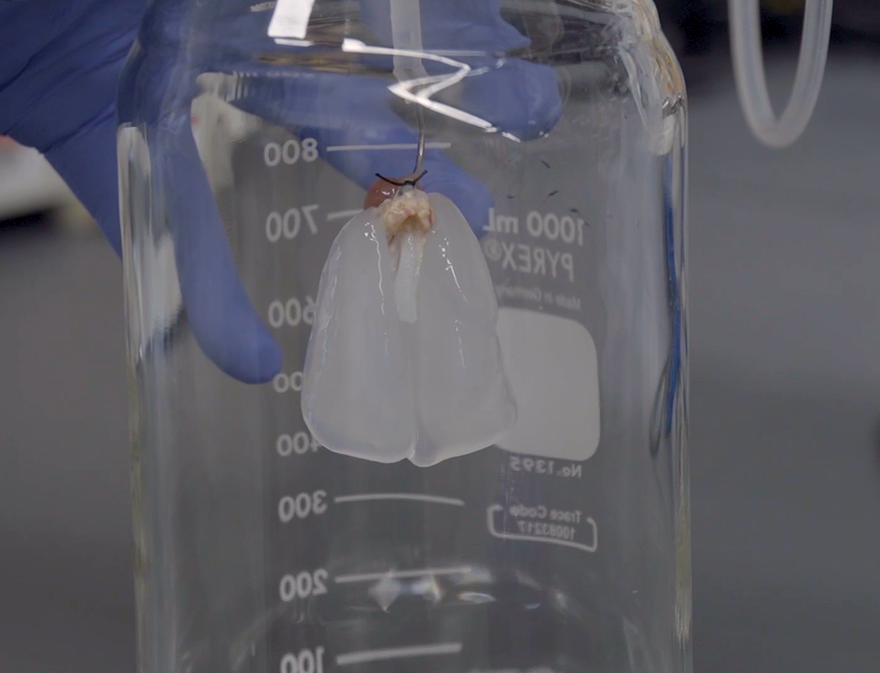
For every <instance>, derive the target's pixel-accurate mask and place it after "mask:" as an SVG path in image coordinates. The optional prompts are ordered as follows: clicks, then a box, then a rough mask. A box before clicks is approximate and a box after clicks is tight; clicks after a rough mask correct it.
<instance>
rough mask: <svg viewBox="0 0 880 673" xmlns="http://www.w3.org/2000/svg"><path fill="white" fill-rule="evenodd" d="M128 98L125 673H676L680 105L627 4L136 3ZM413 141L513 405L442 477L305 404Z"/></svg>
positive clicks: (685, 519) (681, 635)
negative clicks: (328, 426)
mask: <svg viewBox="0 0 880 673" xmlns="http://www.w3.org/2000/svg"><path fill="white" fill-rule="evenodd" d="M395 6H396V8H397V10H400V9H401V7H402V8H403V9H404V10H409V11H412V10H413V8H414V7H415V8H417V9H419V10H420V22H421V27H420V31H418V34H417V35H415V36H413V35H412V34H410V35H409V36H408V39H409V40H410V44H409V45H408V47H407V48H401V45H400V44H398V38H399V37H400V35H401V34H402V31H401V30H400V25H399V24H398V25H397V26H395V25H394V23H395V16H397V17H398V19H399V16H400V15H399V14H397V15H395ZM404 32H405V31H404ZM414 47H417V48H414ZM407 59H408V60H407ZM413 63H415V64H417V66H418V67H421V68H423V69H424V77H425V78H427V79H425V80H424V81H422V82H420V83H418V84H419V86H418V87H417V86H415V84H414V83H413V80H412V78H411V77H410V78H409V79H407V76H406V70H407V68H408V67H409V68H412V67H416V66H413ZM402 73H403V74H402ZM431 87H434V88H433V89H432V88H431ZM119 109H120V130H119V153H120V154H119V156H120V175H121V194H122V206H121V208H122V220H123V237H124V266H125V279H126V306H127V315H128V339H129V356H130V361H129V366H130V374H131V391H132V406H131V409H132V411H131V413H132V442H133V454H134V465H133V497H134V521H135V533H136V551H137V559H136V574H137V576H136V590H137V600H138V624H139V634H138V643H139V670H140V671H141V672H142V673H171V672H174V673H178V672H179V673H184V672H192V673H200V672H202V671H205V672H208V671H210V672H211V673H219V672H221V671H229V672H232V671H235V672H243V671H248V672H254V673H257V672H258V673H264V672H265V671H273V672H280V673H330V672H331V671H339V672H341V673H344V672H346V671H351V672H352V673H361V672H364V673H371V672H372V671H383V673H384V672H389V673H393V672H398V671H399V672H404V671H420V672H421V671H437V672H441V671H456V672H469V673H477V672H480V673H489V672H495V673H500V672H502V671H504V672H509V673H514V672H516V673H526V672H532V673H537V672H539V671H540V672H542V673H549V672H551V671H552V672H556V673H575V672H577V673H582V672H586V671H596V672H601V673H618V672H624V671H627V672H631V673H636V672H638V673H649V672H650V673H653V672H657V673H660V672H663V673H666V672H670V673H684V672H687V671H689V670H690V633H691V625H690V539H689V531H690V528H689V526H690V524H689V508H688V481H687V479H688V474H687V450H686V417H687V411H686V410H687V407H686V390H685V384H686V352H687V349H686V343H687V339H686V322H685V275H684V262H685V247H684V233H685V232H684V222H685V217H684V208H685V198H684V196H685V171H686V155H685V145H686V109H685V94H684V86H683V82H682V79H681V75H680V71H679V69H678V65H677V63H676V61H675V58H674V57H673V55H672V53H671V51H670V50H669V48H668V45H667V43H666V41H665V39H664V38H663V36H662V34H661V32H660V29H659V26H658V23H657V19H656V13H655V10H654V8H653V5H652V4H651V3H650V2H649V0H565V1H563V0H558V1H552V0H467V1H464V0H421V3H420V4H416V3H413V2H411V1H409V0H396V3H395V2H392V3H389V1H388V0H347V1H346V0H316V1H315V2H289V1H288V2H284V1H282V0H279V1H278V2H277V3H275V2H273V3H260V2H252V3H248V2H238V1H237V0H236V1H234V0H215V1H197V0H155V1H154V2H153V3H152V4H151V5H150V7H149V9H148V11H147V13H146V15H145V17H144V20H143V24H142V27H141V31H140V35H139V38H138V41H137V44H136V46H135V48H134V50H133V52H132V54H131V57H130V59H129V63H128V66H127V69H126V73H125V75H124V77H123V82H122V88H121V95H120V103H119ZM419 117H421V120H420V119H419ZM420 123H421V124H422V125H423V128H424V131H425V136H426V140H427V146H426V152H425V161H424V166H425V168H426V169H427V170H428V173H427V175H426V176H425V178H424V180H423V182H422V186H423V187H424V189H425V190H426V191H427V192H437V193H442V194H445V195H446V196H448V197H449V198H450V199H451V200H452V201H453V202H454V203H455V204H456V205H457V206H458V208H459V209H460V210H461V212H462V213H463V214H464V216H465V218H466V219H467V221H468V223H469V224H470V226H471V227H472V229H473V230H474V232H475V234H476V235H477V237H478V238H479V242H480V246H481V248H482V252H483V255H484V257H485V261H486V264H487V266H488V269H489V272H490V274H491V280H492V284H493V285H494V291H495V296H496V299H497V304H498V307H499V316H498V325H497V334H498V338H499V343H500V345H501V351H502V355H503V360H504V366H505V370H506V375H507V378H508V381H509V385H510V389H511V392H512V394H513V397H514V398H515V401H516V406H517V410H518V417H517V420H516V424H515V425H514V427H513V429H512V430H511V431H510V432H508V433H507V434H506V435H505V436H503V437H502V438H501V439H500V440H499V441H498V442H497V443H496V444H495V445H493V446H491V447H489V448H486V449H483V450H480V451H476V452H473V453H470V454H467V455H460V456H455V457H451V458H449V459H447V460H443V461H442V462H439V463H438V464H436V465H433V466H431V467H418V466H416V465H414V464H413V463H412V462H410V461H401V462H397V463H391V464H384V463H379V462H376V461H373V460H369V459H365V458H356V457H350V456H345V455H340V454H337V453H333V452H330V451H328V450H326V449H324V448H323V447H321V446H320V445H319V444H318V442H317V441H316V440H315V439H314V437H312V435H311V434H310V432H309V431H308V429H307V427H306V425H305V423H304V421H303V417H302V413H301V411H300V399H299V398H300V393H301V390H302V386H303V373H302V372H303V363H304V358H305V353H306V348H307V344H308V340H309V335H310V332H311V329H312V325H313V323H314V321H315V312H316V306H315V301H316V296H317V290H318V282H319V277H320V274H321V270H322V267H323V266H324V263H325V260H326V258H327V255H328V251H329V250H330V247H331V244H332V243H333V240H334V238H335V237H336V235H337V234H338V233H339V231H340V230H341V228H342V227H343V225H344V224H345V223H346V222H347V221H348V220H349V219H351V218H352V217H354V216H356V215H357V214H358V213H359V212H360V211H361V210H362V208H363V201H364V194H365V190H367V189H368V188H369V187H370V185H371V184H372V183H373V182H374V181H375V180H376V177H375V174H376V173H379V174H382V175H385V176H402V175H406V174H408V173H409V172H410V171H411V170H412V166H413V161H414V158H415V155H416V152H417V148H418V139H419V135H418V129H419V124H420Z"/></svg>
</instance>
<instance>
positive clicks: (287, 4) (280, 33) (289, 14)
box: [269, 0, 315, 40]
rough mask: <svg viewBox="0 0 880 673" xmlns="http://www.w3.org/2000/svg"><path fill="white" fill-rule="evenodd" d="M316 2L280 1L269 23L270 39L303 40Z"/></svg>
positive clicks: (308, 0)
mask: <svg viewBox="0 0 880 673" xmlns="http://www.w3.org/2000/svg"><path fill="white" fill-rule="evenodd" d="M314 4H315V0H278V2H277V3H276V4H275V12H274V13H273V14H272V20H271V21H270V22H269V37H276V38H284V37H292V38H295V39H299V40H301V39H303V38H304V37H305V36H306V29H307V28H308V27H309V17H310V16H311V15H312V5H314Z"/></svg>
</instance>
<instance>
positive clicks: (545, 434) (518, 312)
mask: <svg viewBox="0 0 880 673" xmlns="http://www.w3.org/2000/svg"><path fill="white" fill-rule="evenodd" d="M498 338H499V340H500V341H501V352H502V356H503V358H504V366H505V369H506V372H507V378H508V381H509V383H510V388H511V391H512V393H513V397H514V399H515V400H516V406H517V416H518V417H517V421H516V425H515V426H514V427H513V429H512V430H511V431H510V432H508V433H507V434H506V435H505V436H504V438H503V439H502V440H500V441H499V442H497V444H496V445H497V446H499V447H500V448H502V449H505V450H507V451H512V452H514V453H526V454H529V455H534V456H543V457H546V458H558V459H566V460H586V459H587V458H589V457H590V456H592V455H593V454H594V453H595V452H596V449H597V448H598V446H599V425H600V417H599V374H598V362H597V357H596V344H595V343H594V342H593V337H592V336H590V333H589V332H588V331H587V329H586V328H585V327H584V326H583V325H581V324H580V323H579V322H575V321H574V320H569V319H567V318H560V317H559V316H554V315H548V314H546V313H538V312H535V311H527V310H523V309H515V308H502V309H500V310H499V312H498Z"/></svg>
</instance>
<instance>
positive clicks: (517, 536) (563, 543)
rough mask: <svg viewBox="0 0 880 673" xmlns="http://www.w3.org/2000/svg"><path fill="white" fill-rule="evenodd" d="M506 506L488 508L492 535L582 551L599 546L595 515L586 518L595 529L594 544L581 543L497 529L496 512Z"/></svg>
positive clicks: (488, 519)
mask: <svg viewBox="0 0 880 673" xmlns="http://www.w3.org/2000/svg"><path fill="white" fill-rule="evenodd" d="M503 510H504V508H503V507H502V506H501V505H489V508H488V509H487V510H486V518H487V522H486V523H487V525H488V528H489V533H490V534H491V535H492V537H497V538H498V539H500V540H521V541H522V542H546V543H547V544H558V545H561V546H563V547H573V548H574V549H580V550H582V551H589V552H594V551H596V549H598V548H599V527H598V526H597V525H596V521H595V520H594V519H593V517H588V518H587V519H585V523H588V524H589V525H590V527H591V528H592V529H593V544H580V543H579V542H570V541H569V540H557V539H556V538H552V537H542V536H540V535H520V534H519V533H504V532H500V531H497V530H495V512H501V511H503Z"/></svg>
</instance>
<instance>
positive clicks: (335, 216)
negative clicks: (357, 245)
mask: <svg viewBox="0 0 880 673" xmlns="http://www.w3.org/2000/svg"><path fill="white" fill-rule="evenodd" d="M362 212H364V209H363V208H358V209H357V210H338V211H336V212H335V213H327V221H328V222H332V221H333V220H349V219H351V218H352V217H354V216H355V215H358V214H359V213H362Z"/></svg>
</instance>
